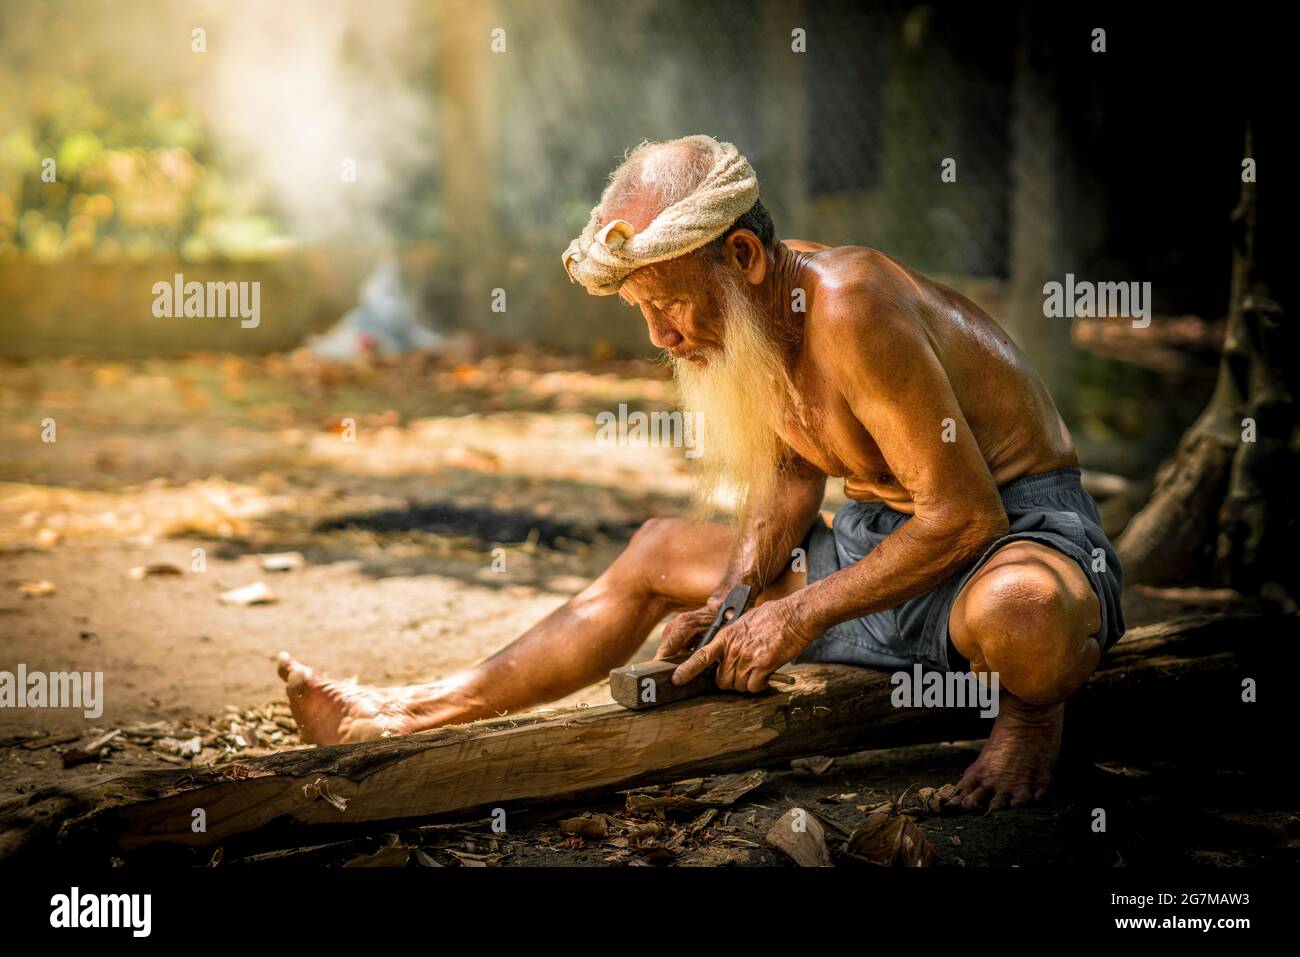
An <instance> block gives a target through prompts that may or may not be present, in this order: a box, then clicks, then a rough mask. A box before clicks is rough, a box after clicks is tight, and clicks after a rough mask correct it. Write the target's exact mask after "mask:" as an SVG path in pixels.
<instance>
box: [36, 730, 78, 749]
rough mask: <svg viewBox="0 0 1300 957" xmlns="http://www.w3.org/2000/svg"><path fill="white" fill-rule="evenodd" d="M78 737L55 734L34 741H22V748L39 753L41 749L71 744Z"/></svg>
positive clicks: (75, 735)
mask: <svg viewBox="0 0 1300 957" xmlns="http://www.w3.org/2000/svg"><path fill="white" fill-rule="evenodd" d="M80 737H81V735H79V734H55V735H50V736H48V737H41V738H37V739H36V740H34V741H24V742H23V748H25V749H26V750H28V751H39V750H40V749H41V748H50V747H53V746H54V745H56V744H71V743H72V742H73V741H76V740H77V739H78V738H80Z"/></svg>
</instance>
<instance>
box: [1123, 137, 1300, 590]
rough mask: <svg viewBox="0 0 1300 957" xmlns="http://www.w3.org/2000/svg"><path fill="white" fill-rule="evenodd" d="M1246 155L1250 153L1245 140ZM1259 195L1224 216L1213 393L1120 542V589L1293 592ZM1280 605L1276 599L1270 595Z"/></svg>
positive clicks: (1291, 369) (1288, 499)
mask: <svg viewBox="0 0 1300 957" xmlns="http://www.w3.org/2000/svg"><path fill="white" fill-rule="evenodd" d="M1245 155H1246V156H1248V157H1253V156H1254V155H1255V150H1254V143H1253V141H1252V133H1251V131H1250V130H1248V131H1247V134H1246V151H1245ZM1258 209H1259V205H1258V200H1257V187H1256V184H1255V182H1253V181H1249V182H1246V181H1243V183H1242V189H1241V201H1240V203H1239V204H1238V206H1237V208H1236V210H1234V212H1233V214H1232V223H1233V232H1234V243H1233V256H1232V286H1231V294H1230V299H1229V303H1228V324H1227V332H1226V334H1225V338H1224V344H1223V356H1222V359H1221V360H1220V365H1219V378H1218V382H1217V384H1216V386H1215V390H1214V395H1213V396H1212V397H1211V399H1210V402H1209V405H1208V406H1206V409H1205V411H1204V412H1202V413H1201V416H1200V418H1198V419H1197V420H1196V423H1195V424H1194V425H1192V427H1191V428H1190V429H1188V430H1187V432H1186V433H1185V434H1184V435H1183V438H1182V440H1181V441H1180V442H1179V444H1178V448H1177V450H1176V452H1175V453H1174V457H1173V459H1172V460H1170V461H1169V462H1167V463H1166V464H1165V465H1163V466H1162V467H1161V469H1160V471H1159V473H1158V474H1157V476H1156V487H1155V491H1154V492H1153V493H1152V496H1151V500H1150V501H1149V502H1148V503H1147V505H1146V507H1145V508H1143V509H1142V511H1141V512H1139V513H1138V514H1137V515H1136V516H1134V518H1133V520H1132V521H1131V522H1130V523H1129V525H1128V527H1127V528H1125V529H1124V533H1123V534H1122V535H1121V536H1120V539H1119V542H1118V546H1117V547H1118V550H1119V555H1120V559H1121V561H1122V562H1123V564H1124V573H1125V579H1126V581H1128V582H1129V583H1145V584H1152V585H1174V584H1204V585H1212V586H1217V587H1228V588H1234V589H1236V590H1238V591H1242V592H1245V593H1247V594H1259V593H1261V592H1264V593H1268V592H1269V591H1270V589H1272V590H1273V591H1274V592H1275V593H1276V592H1278V591H1280V592H1283V593H1285V594H1287V595H1290V596H1296V595H1300V587H1298V586H1300V563H1297V562H1296V561H1295V560H1294V555H1293V554H1292V551H1293V543H1294V541H1295V535H1296V532H1297V511H1298V510H1297V501H1298V499H1297V496H1296V495H1295V493H1294V490H1293V489H1292V488H1291V487H1290V486H1291V485H1292V484H1293V483H1294V481H1295V477H1296V475H1297V474H1298V473H1297V465H1300V443H1298V439H1300V428H1298V427H1300V422H1298V421H1297V414H1296V412H1297V410H1296V405H1295V402H1294V398H1293V396H1294V391H1295V386H1296V383H1295V377H1296V370H1297V363H1296V362H1295V358H1294V357H1295V348H1296V341H1295V331H1294V324H1293V323H1288V322H1286V321H1285V317H1284V315H1283V308H1282V307H1281V306H1280V305H1279V304H1278V303H1277V302H1276V301H1274V298H1273V296H1272V295H1271V294H1270V291H1269V288H1268V286H1266V285H1265V281H1264V277H1263V272H1264V270H1262V269H1261V268H1260V265H1259V260H1258V257H1257V253H1256V235H1257V230H1258ZM1278 597H1282V596H1281V595H1279V596H1278Z"/></svg>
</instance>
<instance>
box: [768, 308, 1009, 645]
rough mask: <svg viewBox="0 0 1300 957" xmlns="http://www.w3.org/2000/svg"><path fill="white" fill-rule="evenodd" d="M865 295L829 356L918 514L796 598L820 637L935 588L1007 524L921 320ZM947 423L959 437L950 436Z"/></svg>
mask: <svg viewBox="0 0 1300 957" xmlns="http://www.w3.org/2000/svg"><path fill="white" fill-rule="evenodd" d="M855 299H856V301H854V300H855ZM865 299H866V297H865V296H862V295H857V296H855V297H853V298H851V299H850V300H849V301H848V302H844V303H841V304H838V305H839V308H837V311H838V312H840V314H841V316H846V317H847V316H852V315H854V314H855V312H856V315H857V316H859V317H861V316H864V315H865V316H866V318H865V319H861V318H858V319H851V318H840V319H839V320H838V321H839V322H840V323H842V324H843V329H842V330H840V331H842V333H843V334H842V335H837V336H836V341H837V346H838V347H837V348H835V349H834V350H828V354H827V355H826V356H825V358H824V361H825V363H826V365H827V368H828V371H829V373H830V375H829V376H828V378H830V380H831V381H832V382H836V383H838V384H839V388H840V391H841V394H842V395H843V397H844V399H845V401H846V402H847V403H848V404H849V406H850V408H851V409H852V410H853V413H854V415H855V417H856V418H857V419H858V421H859V422H861V423H862V426H863V428H864V429H865V430H866V431H867V432H868V433H869V434H870V435H871V437H872V438H873V439H874V440H875V442H876V444H877V445H878V446H879V448H880V452H881V454H882V455H883V456H884V458H885V461H886V463H887V464H888V466H889V469H890V471H891V472H892V473H893V475H894V477H895V478H896V479H897V480H898V482H899V483H900V484H901V485H902V486H903V487H904V488H905V489H906V490H907V492H908V493H909V495H910V496H911V499H912V501H913V503H914V504H915V514H914V516H913V517H912V518H911V519H910V520H909V521H907V522H905V523H903V524H902V525H901V526H900V527H899V528H898V530H897V531H895V532H894V533H893V534H891V535H889V536H888V537H887V538H886V539H885V540H884V541H883V542H881V543H880V545H879V546H877V547H876V548H874V549H873V550H872V551H871V552H870V553H869V554H868V555H867V556H866V557H865V558H863V559H862V560H861V561H859V562H857V563H855V564H853V565H851V566H849V567H848V568H843V569H841V570H840V571H838V572H836V573H835V574H833V575H830V576H829V577H827V578H824V579H822V580H821V581H818V582H815V583H813V584H811V585H809V586H808V587H806V588H803V589H801V590H800V591H798V592H796V593H794V594H793V595H791V596H790V601H791V604H792V608H791V612H792V616H793V618H794V620H795V621H796V622H799V623H801V624H802V625H803V626H804V627H805V628H806V629H807V632H808V633H809V634H812V635H813V636H815V635H818V634H821V633H822V632H824V631H825V630H826V629H827V628H829V627H831V626H832V625H835V624H838V623H839V622H842V621H847V620H849V619H851V618H859V617H861V616H863V615H867V614H871V613H872V612H876V611H883V610H885V609H888V608H892V607H894V606H896V605H898V604H900V603H901V602H904V601H906V600H907V599H909V598H914V597H916V596H917V595H921V594H924V593H925V592H927V591H930V590H931V589H933V588H935V587H937V586H938V585H939V584H940V583H942V582H943V581H944V580H946V579H947V578H949V577H950V576H951V575H952V574H954V573H955V572H956V571H957V570H958V569H960V568H962V567H963V566H964V565H967V564H969V563H970V562H972V561H974V560H976V559H977V558H978V557H979V556H980V555H981V554H982V553H983V552H984V550H985V549H987V548H988V546H989V545H991V544H992V543H993V542H994V541H996V540H997V539H998V538H1000V537H1001V536H1002V535H1005V534H1006V531H1007V516H1006V511H1005V509H1004V508H1003V506H1002V500H1001V498H1000V497H999V496H998V490H997V485H996V483H995V481H994V479H993V475H992V473H991V472H990V471H989V468H988V464H987V463H986V462H985V460H984V456H983V454H982V452H981V451H980V448H979V445H978V444H977V443H976V441H975V437H974V435H973V434H972V433H971V430H970V427H969V425H967V423H966V419H965V417H964V416H963V414H962V411H961V408H960V406H959V405H958V403H957V397H956V396H955V395H954V394H953V391H952V386H951V384H950V383H949V381H948V376H947V374H946V373H945V371H944V369H943V366H942V364H941V363H940V362H939V358H938V356H936V355H935V353H934V349H933V348H932V346H931V344H930V341H929V339H928V338H927V337H926V335H925V332H924V329H923V327H922V326H921V325H920V323H918V322H916V321H915V320H913V319H912V318H911V317H909V316H907V315H905V314H902V313H900V312H898V311H896V310H894V309H892V308H891V309H890V310H889V312H888V314H886V315H882V316H873V315H870V313H869V312H866V310H869V309H870V308H871V307H870V304H868V303H867V302H866V301H865ZM846 340H847V341H848V343H851V347H850V348H844V347H843V345H844V344H845V343H846ZM948 420H951V421H948ZM945 430H947V433H948V435H950V436H952V435H954V434H955V441H951V442H945V441H943V437H944V434H945Z"/></svg>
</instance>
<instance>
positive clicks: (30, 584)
mask: <svg viewBox="0 0 1300 957" xmlns="http://www.w3.org/2000/svg"><path fill="white" fill-rule="evenodd" d="M18 590H19V591H20V592H22V595H23V597H24V598H45V597H47V596H49V595H53V594H54V593H55V592H56V591H58V588H56V587H55V585H54V582H50V581H27V582H19V583H18Z"/></svg>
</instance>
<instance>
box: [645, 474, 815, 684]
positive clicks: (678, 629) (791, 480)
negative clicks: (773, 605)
mask: <svg viewBox="0 0 1300 957" xmlns="http://www.w3.org/2000/svg"><path fill="white" fill-rule="evenodd" d="M791 455H792V456H793V453H791ZM825 494H826V475H825V474H824V473H823V472H822V471H820V470H819V469H817V468H814V467H813V466H811V465H809V464H808V463H807V462H805V461H804V460H803V459H801V458H799V457H798V456H793V458H792V459H791V460H790V465H789V467H788V468H786V469H784V470H782V472H781V473H780V474H779V475H778V476H776V478H775V480H774V481H773V483H772V485H771V486H770V491H769V494H768V495H767V496H766V497H765V499H764V501H762V502H755V503H751V504H750V507H749V508H748V509H747V510H746V517H745V521H744V524H743V525H742V526H741V529H740V534H739V535H738V536H737V538H736V542H735V544H734V545H733V546H732V549H731V555H730V557H729V559H728V561H727V571H726V573H725V574H724V575H723V576H722V580H721V581H719V582H718V585H717V587H716V588H715V589H714V590H713V594H712V595H710V596H709V600H708V601H707V602H706V603H705V605H704V607H703V608H697V609H695V610H693V611H687V612H683V613H682V614H681V615H678V616H677V617H676V618H675V619H673V621H672V623H671V624H670V625H669V626H668V627H667V628H666V629H665V630H664V638H663V641H662V643H661V644H660V645H659V650H658V651H657V652H656V657H659V658H669V657H672V656H673V655H675V654H678V653H679V652H682V651H684V650H686V649H687V648H688V647H689V646H690V644H691V642H692V641H693V640H694V639H695V638H696V637H697V636H699V635H701V634H703V633H704V632H705V631H706V630H707V629H708V627H709V625H710V624H711V623H712V622H713V617H714V615H716V614H717V611H718V609H719V608H721V607H722V603H723V601H725V600H726V597H727V593H728V592H729V591H731V589H732V588H734V587H735V586H736V585H742V584H743V585H749V586H750V587H751V588H752V589H753V593H752V597H753V598H757V597H758V595H759V594H760V593H761V592H762V591H763V589H764V588H766V587H767V586H768V585H770V584H771V583H772V582H774V581H775V580H776V579H777V578H778V577H780V575H781V573H782V571H783V570H784V569H785V566H786V565H787V563H789V562H790V560H791V558H792V557H793V555H792V552H793V551H794V549H795V547H796V546H798V544H799V543H800V542H801V541H802V540H803V536H804V534H805V533H806V532H807V531H808V527H809V526H810V525H811V524H812V522H813V519H814V518H815V517H816V515H817V510H818V509H819V508H820V507H821V503H822V498H823V497H824V496H825Z"/></svg>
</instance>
